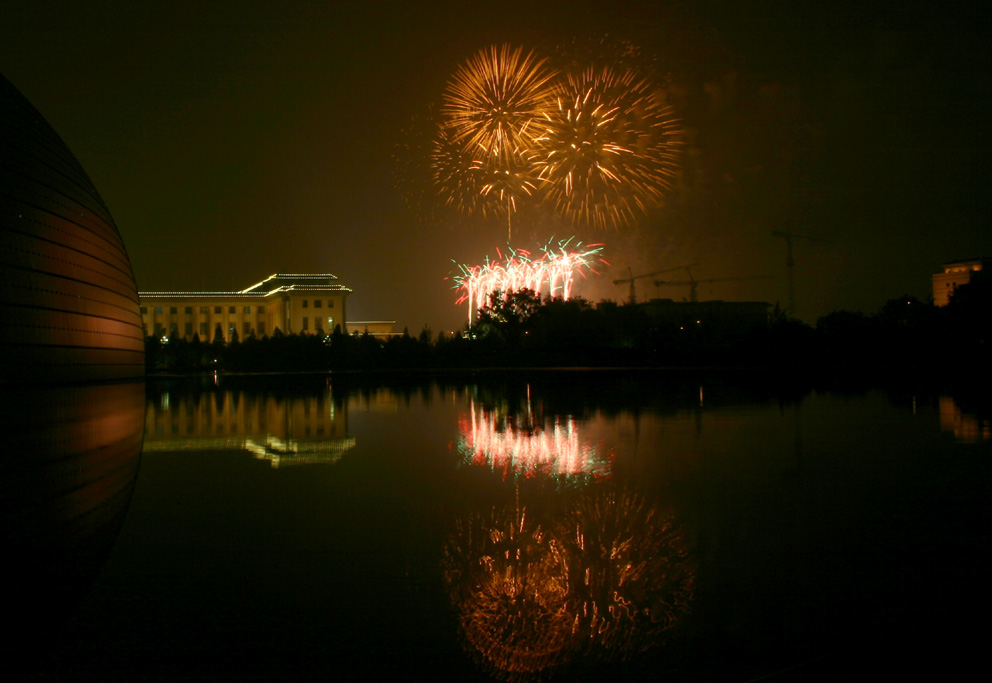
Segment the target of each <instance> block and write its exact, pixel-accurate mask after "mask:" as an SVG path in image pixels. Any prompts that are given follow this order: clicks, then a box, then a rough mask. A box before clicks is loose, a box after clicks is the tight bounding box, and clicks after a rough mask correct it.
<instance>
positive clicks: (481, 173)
mask: <svg viewBox="0 0 992 683" xmlns="http://www.w3.org/2000/svg"><path fill="white" fill-rule="evenodd" d="M554 77H555V72H554V71H553V70H552V69H550V68H549V67H548V66H547V65H546V62H545V60H544V59H543V58H541V57H538V56H536V55H535V54H534V53H533V52H528V53H526V54H524V51H523V48H521V47H517V48H511V47H510V46H509V45H503V46H502V47H500V48H497V47H495V46H493V47H490V48H489V49H486V50H482V51H480V52H478V53H477V54H476V55H474V56H473V57H472V58H471V59H469V60H468V61H467V62H466V63H465V64H463V65H462V66H461V67H460V68H459V69H458V70H457V71H456V72H455V74H454V75H453V76H452V78H451V80H450V81H449V83H448V86H447V88H446V90H445V93H444V99H443V104H442V107H441V117H442V119H441V123H440V126H439V131H438V136H437V141H436V144H435V147H434V152H433V154H432V159H431V161H432V167H433V169H434V182H435V185H436V186H437V187H438V189H439V190H440V193H441V196H442V199H443V201H444V202H445V204H447V205H448V206H452V207H454V208H457V209H458V210H460V211H462V212H463V213H466V214H469V215H481V216H483V217H484V218H489V217H491V216H499V217H501V218H504V219H505V221H506V224H507V231H508V233H509V227H510V221H511V218H510V217H511V216H512V215H513V214H514V213H515V212H516V211H517V209H518V205H519V202H520V201H521V200H525V199H526V198H528V197H530V196H532V195H533V193H534V190H535V188H536V184H537V175H536V166H535V163H534V153H533V149H532V141H533V138H534V136H535V131H536V130H537V129H536V127H535V123H537V122H538V121H539V120H540V119H541V118H542V116H543V115H544V113H545V111H546V110H547V108H548V107H550V106H551V105H552V103H553V101H552V99H551V94H552V89H551V86H550V83H551V81H552V79H553V78H554Z"/></svg>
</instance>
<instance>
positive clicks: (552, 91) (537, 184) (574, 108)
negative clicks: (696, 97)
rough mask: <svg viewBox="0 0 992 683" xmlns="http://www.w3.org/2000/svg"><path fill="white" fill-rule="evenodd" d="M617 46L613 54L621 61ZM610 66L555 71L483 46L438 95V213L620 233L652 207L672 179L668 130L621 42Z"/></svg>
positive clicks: (658, 103) (671, 131)
mask: <svg viewBox="0 0 992 683" xmlns="http://www.w3.org/2000/svg"><path fill="white" fill-rule="evenodd" d="M620 47H622V48H623V50H622V51H620ZM620 47H618V48H617V49H616V51H615V52H616V53H615V54H613V56H612V61H609V58H607V57H603V56H602V55H601V56H600V57H598V58H597V59H598V60H601V61H600V64H608V65H609V66H590V65H589V64H588V62H587V63H586V64H584V65H578V66H576V65H575V60H574V59H571V60H564V62H563V63H568V64H569V66H568V67H567V68H566V69H565V70H559V69H556V68H553V67H551V66H549V65H548V62H547V61H546V60H545V59H544V58H541V57H538V56H537V55H535V54H534V53H533V52H527V53H525V52H524V49H523V48H520V47H517V48H511V47H510V46H508V45H504V46H502V47H495V46H493V47H490V48H488V49H485V50H482V51H480V52H479V53H477V54H476V55H475V56H473V57H472V58H471V59H469V60H468V61H467V62H466V63H464V64H463V65H462V66H461V67H459V69H458V70H457V71H456V72H455V73H454V75H453V76H452V77H451V80H450V81H449V82H448V85H447V88H446V90H445V92H444V95H443V101H442V106H441V121H440V123H439V125H438V127H437V133H436V137H435V141H434V147H433V151H432V153H431V154H430V163H431V168H432V180H433V184H434V186H435V189H436V190H437V192H438V194H439V196H440V198H441V201H442V202H443V204H444V205H445V206H447V207H449V208H454V209H456V210H458V211H459V212H461V213H462V214H463V215H467V216H479V217H482V218H485V219H489V218H500V219H503V220H505V221H506V226H507V232H508V235H509V234H510V224H511V217H512V216H513V215H514V214H516V213H517V212H518V211H519V210H521V209H522V208H523V207H524V206H527V207H529V208H530V209H531V210H541V209H550V210H552V211H553V212H555V213H557V214H558V215H559V216H561V217H562V218H563V219H565V220H566V221H568V222H570V223H571V224H573V225H575V226H586V227H592V228H607V227H613V228H619V227H624V226H628V225H631V224H633V223H635V222H636V221H637V220H638V219H639V218H640V217H642V216H643V215H644V214H646V213H648V212H649V211H650V210H651V209H652V208H653V207H656V206H659V205H660V204H661V203H662V199H663V197H664V194H665V193H666V192H667V191H668V190H670V189H671V188H672V185H673V183H674V180H675V176H676V173H677V170H678V153H679V149H680V146H681V140H680V134H681V131H680V130H679V129H678V121H677V119H676V118H675V117H674V114H673V112H672V108H671V107H670V106H669V105H668V103H667V97H666V95H665V92H664V90H663V89H661V88H659V87H657V86H656V85H655V84H654V83H653V82H652V80H651V79H650V78H648V77H646V76H644V75H643V72H642V71H640V70H639V69H638V67H637V66H635V65H634V64H633V63H632V61H631V59H630V53H631V51H632V50H634V51H636V50H635V48H633V47H632V46H630V45H627V44H623V45H621V46H620Z"/></svg>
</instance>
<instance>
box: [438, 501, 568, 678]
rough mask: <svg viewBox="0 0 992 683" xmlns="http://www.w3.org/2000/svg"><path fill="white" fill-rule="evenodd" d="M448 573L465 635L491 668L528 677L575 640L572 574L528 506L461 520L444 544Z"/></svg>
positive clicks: (552, 663) (553, 662) (549, 664)
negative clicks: (529, 515) (568, 604)
mask: <svg viewBox="0 0 992 683" xmlns="http://www.w3.org/2000/svg"><path fill="white" fill-rule="evenodd" d="M444 577H445V580H446V582H447V584H448V586H449V589H450V591H451V596H452V599H453V600H454V602H455V604H456V606H457V608H458V610H459V621H460V622H461V625H462V629H463V632H464V635H465V640H466V641H467V644H468V645H469V646H470V648H471V650H472V651H473V652H475V653H477V654H479V655H480V656H481V657H482V658H483V660H484V662H486V663H487V664H488V665H490V666H492V667H495V668H496V669H497V670H499V671H504V672H509V673H516V674H522V673H530V672H535V671H541V670H543V669H546V668H548V667H551V666H554V665H555V664H556V663H557V662H558V660H559V658H560V656H561V653H562V651H563V650H564V648H565V647H566V646H567V645H568V643H569V640H570V639H571V632H570V626H571V622H572V616H571V615H570V614H569V613H568V612H567V611H566V600H565V598H566V595H567V592H568V578H567V572H566V569H565V565H564V562H563V561H562V557H561V555H560V553H559V552H558V548H557V545H556V543H555V542H554V541H553V540H552V539H550V538H549V537H548V535H547V534H546V533H545V532H544V531H542V530H541V528H540V526H537V527H535V526H534V525H533V523H531V522H529V520H528V519H527V514H526V510H519V511H514V510H508V511H506V512H504V513H502V514H497V513H495V511H494V512H493V514H492V516H491V517H490V518H488V519H481V518H479V517H474V518H472V519H471V520H468V521H465V522H464V523H462V524H460V525H459V526H458V528H457V529H456V531H455V533H454V534H452V536H451V537H450V538H449V542H448V543H447V544H446V547H445V553H444Z"/></svg>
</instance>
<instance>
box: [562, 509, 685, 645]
mask: <svg viewBox="0 0 992 683" xmlns="http://www.w3.org/2000/svg"><path fill="white" fill-rule="evenodd" d="M555 536H556V538H558V539H560V541H561V542H562V543H563V546H564V547H566V548H567V556H568V560H569V562H568V563H569V577H570V585H571V589H572V599H573V600H574V605H573V608H572V611H573V613H574V615H575V620H574V624H573V631H574V632H575V633H576V634H577V635H579V636H580V637H581V638H582V639H583V640H584V641H585V646H584V647H586V648H591V649H594V650H607V651H609V652H611V653H614V654H615V655H618V656H621V657H622V656H626V655H629V654H632V653H635V652H639V651H642V650H645V649H647V648H648V647H650V646H652V645H654V644H656V643H657V642H658V638H659V636H660V635H661V634H662V633H663V632H664V631H666V630H668V629H669V628H671V627H672V626H674V625H675V624H676V623H677V622H678V621H679V619H681V617H682V616H683V615H684V614H685V613H686V612H687V611H688V609H689V605H690V603H691V602H692V598H693V593H694V585H695V569H694V567H693V565H692V562H691V561H690V559H689V552H688V547H687V543H686V540H685V537H684V532H683V531H682V529H681V527H680V526H679V525H678V524H677V523H676V522H675V517H674V514H673V513H671V512H667V513H663V512H661V511H660V510H658V509H657V508H654V507H651V506H649V505H647V503H646V502H645V501H644V500H643V499H642V498H641V497H639V496H637V495H633V494H629V493H617V492H616V491H612V490H608V491H607V492H606V493H602V494H599V495H595V496H592V497H590V498H587V499H584V500H582V501H580V503H579V504H578V505H576V506H574V507H573V508H572V509H571V510H569V511H568V513H567V514H566V515H565V516H564V518H563V519H562V520H561V521H560V522H559V524H558V525H557V526H556V531H555Z"/></svg>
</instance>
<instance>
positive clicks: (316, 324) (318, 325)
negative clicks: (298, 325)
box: [303, 316, 334, 332]
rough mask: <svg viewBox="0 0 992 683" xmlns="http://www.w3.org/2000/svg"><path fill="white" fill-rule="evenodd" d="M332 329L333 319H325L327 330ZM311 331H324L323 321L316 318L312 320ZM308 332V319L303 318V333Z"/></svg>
mask: <svg viewBox="0 0 992 683" xmlns="http://www.w3.org/2000/svg"><path fill="white" fill-rule="evenodd" d="M333 328H334V318H328V319H327V329H329V330H330V329H333ZM313 329H315V330H322V329H324V319H323V318H321V317H319V316H318V317H316V318H314V319H313ZM309 330H310V318H303V331H304V332H308V331H309Z"/></svg>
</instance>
